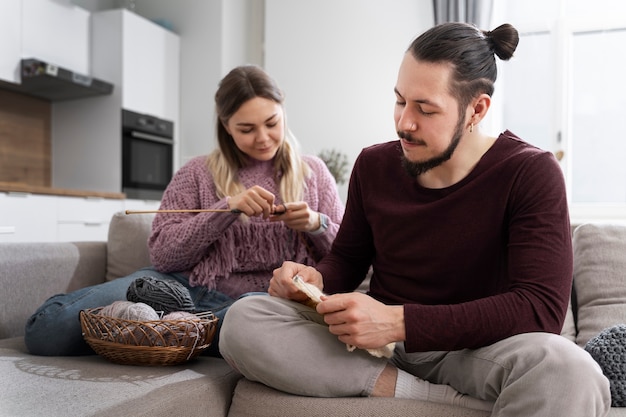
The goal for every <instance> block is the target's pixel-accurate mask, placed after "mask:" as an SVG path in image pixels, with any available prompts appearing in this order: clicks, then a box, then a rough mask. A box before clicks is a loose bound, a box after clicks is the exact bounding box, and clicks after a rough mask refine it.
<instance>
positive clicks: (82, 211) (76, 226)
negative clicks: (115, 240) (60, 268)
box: [56, 197, 124, 242]
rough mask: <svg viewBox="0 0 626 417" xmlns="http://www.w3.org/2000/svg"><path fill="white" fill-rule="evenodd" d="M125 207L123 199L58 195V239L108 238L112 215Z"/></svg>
mask: <svg viewBox="0 0 626 417" xmlns="http://www.w3.org/2000/svg"><path fill="white" fill-rule="evenodd" d="M123 208H124V202H123V200H115V199H109V198H98V197H58V212H57V213H58V214H57V219H56V221H57V233H58V236H57V240H59V241H61V242H78V241H94V240H107V235H108V232H109V223H110V222H111V216H113V214H114V213H116V212H118V211H121V210H123Z"/></svg>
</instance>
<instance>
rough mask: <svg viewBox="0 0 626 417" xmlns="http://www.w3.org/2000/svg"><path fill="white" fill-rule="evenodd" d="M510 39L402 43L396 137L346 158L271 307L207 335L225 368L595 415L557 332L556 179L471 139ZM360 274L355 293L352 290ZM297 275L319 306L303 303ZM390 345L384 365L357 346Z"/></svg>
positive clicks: (373, 391) (576, 351)
mask: <svg viewBox="0 0 626 417" xmlns="http://www.w3.org/2000/svg"><path fill="white" fill-rule="evenodd" d="M518 40H519V37H518V34H517V31H516V30H515V28H513V27H512V26H511V25H508V24H505V25H502V26H500V27H498V28H497V29H495V30H494V31H492V32H483V31H480V30H478V29H476V28H475V27H474V26H471V25H468V24H463V23H446V24H442V25H439V26H436V27H434V28H432V29H430V30H428V31H427V32H425V33H424V34H423V35H421V36H420V37H418V38H417V39H416V40H414V41H413V43H412V44H411V46H410V47H409V49H408V51H407V52H406V54H405V56H404V59H403V60H402V63H401V66H400V69H399V73H398V79H397V83H396V86H395V93H396V98H397V102H396V108H395V114H394V118H395V124H396V130H397V132H398V136H399V138H400V140H399V141H393V142H389V143H384V144H380V145H375V146H372V147H369V148H366V149H364V150H363V151H362V153H361V155H360V156H359V158H358V159H357V161H356V163H355V166H354V169H353V172H352V177H351V179H350V188H349V192H348V201H347V207H346V212H345V215H344V218H343V222H342V224H341V227H340V230H339V233H338V235H337V238H336V240H335V242H334V244H333V248H332V250H331V253H330V254H329V255H327V257H325V258H324V259H323V261H322V262H321V263H319V264H318V265H317V267H316V268H315V269H314V268H311V267H305V266H303V265H299V264H295V263H291V262H286V263H284V264H283V266H282V267H281V268H279V269H277V270H275V271H274V275H273V277H272V280H271V282H270V287H269V293H270V295H272V297H267V296H257V297H248V298H245V299H242V300H241V301H238V302H236V303H235V304H234V305H233V307H231V310H229V313H228V314H227V316H226V318H225V321H224V324H223V327H222V338H221V341H220V350H221V353H222V355H223V356H224V357H225V358H226V360H227V361H229V363H231V364H232V365H233V366H234V367H235V368H237V369H238V370H239V371H240V372H242V373H243V374H244V375H245V376H246V377H247V378H249V379H251V380H255V381H259V382H262V383H265V384H267V385H269V386H271V387H274V388H276V389H279V390H283V391H286V392H290V393H294V394H299V395H309V396H320V397H324V396H328V397H333V396H334V397H338V396H358V395H362V396H395V397H401V398H416V399H422V400H429V401H436V402H442V403H452V404H458V405H463V406H466V407H470V408H476V409H483V410H493V411H492V415H497V416H524V417H528V416H559V415H562V416H581V417H590V416H604V415H606V414H607V413H608V410H609V408H610V394H609V384H608V381H607V379H606V378H605V377H604V376H603V375H602V372H601V371H600V369H599V367H598V366H597V364H596V363H595V362H594V361H593V359H592V358H591V357H590V356H589V355H588V354H587V353H586V352H585V351H584V350H583V349H581V348H579V347H578V346H576V345H575V344H574V343H572V342H570V341H568V340H566V339H565V338H563V337H561V336H559V332H560V330H561V327H562V325H563V320H564V317H565V313H566V310H567V305H568V299H569V294H570V289H571V285H572V281H571V280H572V247H571V236H570V224H569V217H568V208H567V199H566V193H565V186H564V181H563V176H562V173H561V170H560V168H559V166H558V164H557V162H556V160H555V159H554V158H553V156H552V155H551V154H550V153H548V152H545V151H542V150H540V149H537V148H535V147H533V146H531V145H529V144H527V143H525V142H523V141H522V140H521V139H519V138H518V137H516V136H515V135H514V134H513V133H511V132H509V131H506V132H504V133H502V134H501V135H499V136H498V137H491V136H488V135H486V134H483V133H482V132H481V131H480V129H479V128H478V125H479V123H480V121H481V120H482V119H483V118H484V117H485V115H486V114H487V111H488V110H489V107H490V105H491V96H492V94H493V85H494V82H495V80H496V72H497V71H496V63H495V57H494V54H495V55H497V56H498V57H499V58H501V59H503V60H508V59H510V58H511V57H512V55H513V52H514V51H515V49H516V47H517V43H518ZM530 117H532V114H531V115H530ZM370 265H371V267H372V271H373V274H372V277H371V284H370V290H369V292H368V294H367V295H366V294H362V293H357V292H353V291H354V290H355V289H356V288H357V286H358V285H359V284H360V283H361V282H362V281H363V279H364V277H365V275H366V273H367V271H368V269H369V267H370ZM296 274H297V275H299V276H301V277H302V279H303V280H304V281H306V282H308V283H310V284H312V285H314V286H316V287H318V288H320V289H322V288H323V290H324V291H325V292H326V293H327V294H332V295H329V296H326V297H322V299H323V301H322V302H321V303H319V304H318V305H317V307H316V310H314V309H311V308H309V307H306V306H304V305H302V304H301V303H299V302H302V301H304V300H305V299H306V296H305V294H304V293H302V292H300V291H298V289H297V288H296V287H295V285H294V284H293V282H292V278H293V276H294V275H296ZM251 341H253V342H251ZM393 342H395V343H396V349H395V352H394V354H393V356H392V357H391V358H390V359H387V358H384V357H383V358H377V357H374V356H372V355H369V354H368V353H367V351H366V350H365V349H377V348H381V347H383V346H385V345H387V344H388V343H393ZM345 344H347V345H349V346H356V347H358V348H360V349H358V350H356V351H353V352H350V351H348V350H346V347H345ZM582 381H585V382H584V384H581V382H582Z"/></svg>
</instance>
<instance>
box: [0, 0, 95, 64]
mask: <svg viewBox="0 0 626 417" xmlns="http://www.w3.org/2000/svg"><path fill="white" fill-rule="evenodd" d="M3 1H4V0H3ZM12 1H14V0H10V2H12ZM18 16H19V15H18ZM89 25H90V13H89V12H88V11H87V10H85V9H83V8H81V7H78V6H75V5H74V4H72V2H71V1H70V0H56V1H51V0H23V1H22V40H21V54H22V57H23V58H37V59H41V60H43V61H47V62H49V63H51V64H55V65H57V66H59V67H63V68H67V69H69V70H71V71H74V72H77V73H79V74H84V75H89V74H90V68H89V31H90V30H89Z"/></svg>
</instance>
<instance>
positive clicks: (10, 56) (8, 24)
mask: <svg viewBox="0 0 626 417" xmlns="http://www.w3.org/2000/svg"><path fill="white" fill-rule="evenodd" d="M21 15H22V0H3V1H0V80H2V81H8V82H11V83H18V82H19V81H20V78H19V65H20V58H21V45H22V42H21V37H22V19H20V16H21Z"/></svg>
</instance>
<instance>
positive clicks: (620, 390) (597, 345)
mask: <svg viewBox="0 0 626 417" xmlns="http://www.w3.org/2000/svg"><path fill="white" fill-rule="evenodd" d="M585 350H586V351H587V352H589V354H590V355H591V356H592V357H593V359H595V361H596V362H598V364H599V365H600V368H601V369H602V372H603V373H604V376H606V377H607V379H608V380H609V383H610V386H611V406H613V407H626V324H617V325H615V326H612V327H609V328H606V329H604V330H603V331H602V332H600V334H598V335H597V336H595V337H594V338H592V339H591V340H589V342H587V344H586V345H585Z"/></svg>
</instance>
